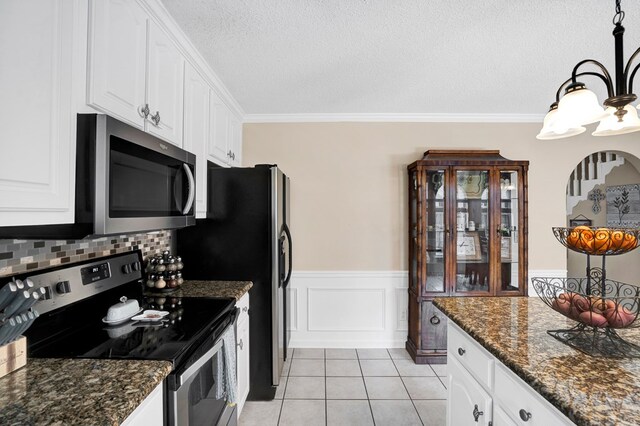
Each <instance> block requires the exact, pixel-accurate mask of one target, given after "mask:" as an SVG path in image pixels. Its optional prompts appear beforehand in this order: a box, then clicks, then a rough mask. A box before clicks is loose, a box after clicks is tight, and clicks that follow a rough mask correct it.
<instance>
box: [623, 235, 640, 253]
mask: <svg viewBox="0 0 640 426" xmlns="http://www.w3.org/2000/svg"><path fill="white" fill-rule="evenodd" d="M637 245H638V239H637V238H636V236H635V235H633V234H627V233H625V234H624V241H622V244H621V246H620V248H622V249H624V250H632V249H634V248H636V246H637Z"/></svg>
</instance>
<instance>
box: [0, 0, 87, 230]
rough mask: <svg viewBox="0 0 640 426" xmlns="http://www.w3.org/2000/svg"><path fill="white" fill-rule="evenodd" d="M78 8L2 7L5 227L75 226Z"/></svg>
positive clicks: (1, 207) (61, 4)
mask: <svg viewBox="0 0 640 426" xmlns="http://www.w3.org/2000/svg"><path fill="white" fill-rule="evenodd" d="M75 7H76V3H75V2H74V1H70V0H38V1H23V0H3V1H0V52H2V60H1V61H0V94H1V95H0V159H1V161H0V164H2V166H1V167H0V224H2V225H0V226H17V225H41V224H50V223H70V222H73V219H74V212H73V207H74V200H73V188H74V170H75V162H74V160H73V159H74V158H75V139H76V132H75V130H76V129H75V127H76V125H75V123H76V119H75V111H73V109H72V98H73V96H72V82H73V78H74V75H73V70H72V62H73V55H74V52H73V37H74V36H81V35H79V34H74V19H73V15H74V13H75V12H76V11H75V10H74V8H75Z"/></svg>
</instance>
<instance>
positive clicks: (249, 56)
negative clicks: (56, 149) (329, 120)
mask: <svg viewBox="0 0 640 426" xmlns="http://www.w3.org/2000/svg"><path fill="white" fill-rule="evenodd" d="M162 1H163V3H164V5H165V6H166V8H167V9H168V10H169V12H170V13H171V15H172V16H173V17H174V18H175V20H176V21H177V23H178V24H179V25H180V27H181V28H182V29H183V30H184V32H185V33H186V34H187V36H188V37H189V38H190V39H191V40H192V42H193V43H194V45H195V46H196V47H197V48H198V49H199V50H200V52H201V53H202V55H203V56H204V58H205V59H206V60H207V61H208V62H209V64H210V65H211V67H212V68H213V69H214V70H215V71H216V73H217V74H218V75H219V76H220V78H221V79H222V81H223V82H224V83H225V85H226V86H227V88H228V89H229V91H230V92H231V94H232V95H233V96H234V97H235V98H236V100H237V101H238V102H239V103H240V105H241V106H242V108H243V109H244V111H245V113H247V114H310V113H316V114H337V113H395V114H413V113H416V114H421V113H422V114H424V113H427V114H429V113H440V114H516V115H517V114H537V115H544V113H546V110H547V108H548V106H549V104H550V103H551V102H552V101H553V97H554V96H555V91H556V89H557V87H558V85H559V84H560V83H561V82H562V81H563V80H564V79H566V78H568V77H569V76H570V71H571V69H572V67H573V65H575V63H576V62H578V61H579V60H581V59H585V58H594V59H598V60H601V61H602V62H604V63H605V65H607V66H608V67H609V68H610V71H611V72H612V73H613V69H612V68H611V65H612V62H613V36H612V35H611V31H612V29H613V25H612V23H611V19H612V17H613V12H614V10H613V9H614V1H613V0H482V1H478V0H450V1H428V0H421V1H419V0H306V1H305V0H271V1H265V0H253V1H252V0H162ZM638 3H639V2H638V0H626V1H623V4H622V6H623V9H625V10H626V15H627V16H626V19H625V21H624V24H625V27H626V29H627V32H626V34H625V42H626V52H625V57H626V58H628V57H629V56H630V55H631V53H632V52H633V50H635V49H636V48H637V47H638V46H640V5H639V4H638ZM586 82H587V84H589V80H586ZM591 86H592V87H594V88H597V89H598V90H595V91H596V92H598V93H599V94H602V93H603V91H602V90H600V87H601V86H602V84H601V83H597V82H592V84H591ZM636 87H640V77H639V78H638V82H637V84H636ZM600 99H601V100H603V99H604V97H602V96H601V97H600Z"/></svg>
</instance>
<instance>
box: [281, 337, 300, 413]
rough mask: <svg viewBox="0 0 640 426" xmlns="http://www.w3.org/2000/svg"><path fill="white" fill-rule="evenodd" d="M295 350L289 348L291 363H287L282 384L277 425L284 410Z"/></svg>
mask: <svg viewBox="0 0 640 426" xmlns="http://www.w3.org/2000/svg"><path fill="white" fill-rule="evenodd" d="M295 351H296V350H295V348H291V361H290V362H289V371H287V380H285V382H284V389H283V390H282V402H281V403H280V412H279V413H278V423H277V424H278V425H279V424H280V418H281V417H282V409H283V408H284V397H285V396H286V394H287V385H288V384H289V373H291V367H292V366H293V354H294V353H295Z"/></svg>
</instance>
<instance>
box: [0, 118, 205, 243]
mask: <svg viewBox="0 0 640 426" xmlns="http://www.w3.org/2000/svg"><path fill="white" fill-rule="evenodd" d="M195 160H196V157H195V155H194V154H191V153H189V152H187V151H185V150H183V149H180V148H178V147H176V146H174V145H172V144H170V143H168V142H165V141H163V140H160V139H158V138H156V137H155V136H152V135H150V134H148V133H145V132H143V131H142V130H139V129H136V128H134V127H132V126H130V125H128V124H125V123H122V122H120V121H118V120H116V119H115V118H113V117H109V116H108V115H104V114H78V120H77V144H76V188H75V222H74V223H71V224H56V225H37V226H10V227H1V226H0V238H32V239H36V238H37V239H79V238H85V237H88V236H99V235H112V234H130V233H134V232H145V231H154V230H160V229H176V228H182V227H185V226H189V225H193V224H195V212H194V210H195V209H194V196H195V190H196V188H195V176H194V174H195Z"/></svg>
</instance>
